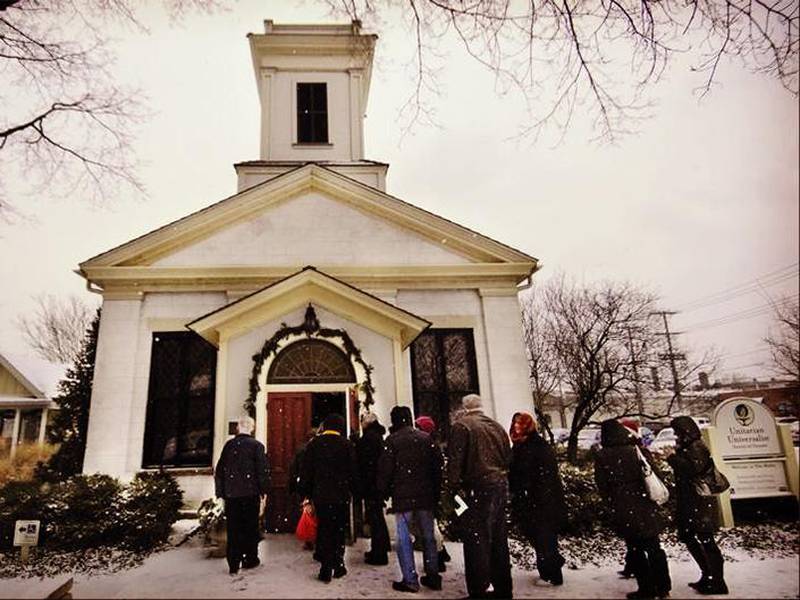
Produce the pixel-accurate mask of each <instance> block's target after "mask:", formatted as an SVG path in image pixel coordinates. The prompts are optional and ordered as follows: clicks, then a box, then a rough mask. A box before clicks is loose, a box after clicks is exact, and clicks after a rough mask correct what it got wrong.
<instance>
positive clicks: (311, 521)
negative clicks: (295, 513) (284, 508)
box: [294, 510, 317, 542]
mask: <svg viewBox="0 0 800 600" xmlns="http://www.w3.org/2000/svg"><path fill="white" fill-rule="evenodd" d="M294 534H295V535H296V536H297V539H298V540H300V541H301V542H313V541H315V540H316V539H317V517H315V516H314V515H313V514H311V512H310V511H307V510H304V511H303V514H302V515H300V520H299V521H298V522H297V530H296V531H295V532H294Z"/></svg>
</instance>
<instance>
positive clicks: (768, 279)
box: [681, 262, 800, 312]
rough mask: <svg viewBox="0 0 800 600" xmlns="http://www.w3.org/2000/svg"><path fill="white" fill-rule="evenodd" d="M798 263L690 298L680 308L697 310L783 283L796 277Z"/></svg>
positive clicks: (684, 310)
mask: <svg viewBox="0 0 800 600" xmlns="http://www.w3.org/2000/svg"><path fill="white" fill-rule="evenodd" d="M798 265H800V262H794V263H792V264H790V265H787V266H785V267H783V268H781V269H777V270H775V271H771V272H770V273H767V274H766V275H762V276H760V277H756V278H755V279H751V280H749V281H746V282H744V283H740V284H738V285H735V286H732V287H729V288H725V289H723V290H720V291H719V292H715V293H713V294H708V295H706V296H701V297H700V298H697V299H696V300H692V301H690V302H687V303H686V304H684V305H683V306H682V307H681V310H682V311H683V312H690V311H693V310H698V309H700V308H704V307H706V306H712V305H714V304H719V303H720V302H727V301H728V300H733V299H734V298H737V297H739V296H743V295H745V294H750V293H753V292H756V291H758V290H760V289H761V288H763V287H766V286H773V285H777V284H779V283H783V282H784V281H788V280H790V279H794V278H796V277H798Z"/></svg>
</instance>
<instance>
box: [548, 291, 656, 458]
mask: <svg viewBox="0 0 800 600" xmlns="http://www.w3.org/2000/svg"><path fill="white" fill-rule="evenodd" d="M542 302H543V307H544V309H545V310H546V312H547V320H548V323H547V328H548V330H549V331H548V335H547V338H549V339H550V343H551V344H552V347H553V352H554V354H555V356H556V357H557V360H558V362H559V363H560V369H561V373H562V377H563V380H564V382H565V384H567V385H568V386H569V388H570V389H571V391H572V393H573V394H574V396H575V404H574V414H573V417H572V424H571V427H570V434H569V441H568V444H567V457H568V459H569V460H570V461H573V462H574V461H575V460H576V458H577V452H578V432H580V430H581V429H583V428H584V427H586V425H588V424H589V423H590V421H591V420H592V417H593V416H594V415H595V414H596V413H597V412H598V411H599V410H601V409H602V408H603V407H605V406H608V405H609V404H610V403H612V402H614V401H618V400H620V399H621V398H624V397H630V396H632V395H633V394H632V389H633V386H634V384H635V380H634V371H635V369H634V363H635V362H637V361H638V362H639V363H644V362H646V356H647V353H648V352H649V337H650V329H649V328H648V326H647V323H648V318H649V314H650V312H651V311H652V309H653V306H654V304H655V297H654V296H653V295H652V294H650V293H648V292H645V291H643V290H640V289H638V288H636V287H634V286H632V285H630V284H627V283H615V282H603V283H600V284H597V285H592V286H578V285H576V284H574V283H572V282H569V281H567V279H566V278H565V277H563V276H562V277H559V278H557V279H555V280H553V281H552V282H551V283H550V284H549V285H547V286H545V287H544V289H543V290H542ZM630 331H633V332H635V338H636V341H635V343H634V344H633V345H632V344H631V343H630V337H629V332H630Z"/></svg>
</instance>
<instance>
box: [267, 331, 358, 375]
mask: <svg viewBox="0 0 800 600" xmlns="http://www.w3.org/2000/svg"><path fill="white" fill-rule="evenodd" d="M355 380H356V374H355V371H354V370H353V365H352V363H351V362H350V360H349V359H348V358H347V355H346V354H345V353H344V352H342V351H341V350H340V349H339V348H337V347H336V346H334V345H333V344H331V343H329V342H326V341H324V340H315V339H310V340H301V341H299V342H294V343H292V344H289V345H288V346H286V348H284V349H283V350H282V351H281V352H280V353H279V354H278V356H277V357H276V358H275V360H274V361H273V362H272V365H271V366H270V368H269V373H268V374H267V382H268V383H354V382H355Z"/></svg>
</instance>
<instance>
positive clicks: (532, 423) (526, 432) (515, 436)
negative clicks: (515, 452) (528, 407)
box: [508, 412, 536, 444]
mask: <svg viewBox="0 0 800 600" xmlns="http://www.w3.org/2000/svg"><path fill="white" fill-rule="evenodd" d="M515 423H518V424H519V425H520V432H519V433H517V428H516V427H514V424H515ZM534 431H536V420H535V419H534V418H533V416H532V415H530V414H528V413H526V412H518V413H514V416H513V417H511V428H510V429H509V430H508V434H509V436H510V437H511V441H512V442H514V443H515V444H516V443H518V442H524V441H525V440H527V439H528V436H530V434H532V433H533V432H534Z"/></svg>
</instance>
